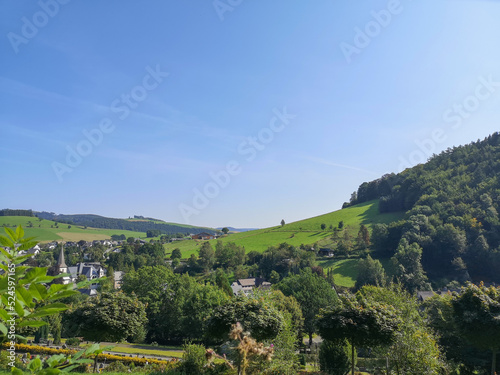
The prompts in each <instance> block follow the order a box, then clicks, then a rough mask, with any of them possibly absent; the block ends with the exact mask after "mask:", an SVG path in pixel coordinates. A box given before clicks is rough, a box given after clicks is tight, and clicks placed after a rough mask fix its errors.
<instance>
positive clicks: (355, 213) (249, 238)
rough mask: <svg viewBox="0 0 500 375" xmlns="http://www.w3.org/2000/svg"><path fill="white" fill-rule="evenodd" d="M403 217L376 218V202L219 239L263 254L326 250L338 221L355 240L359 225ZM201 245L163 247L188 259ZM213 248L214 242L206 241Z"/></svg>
mask: <svg viewBox="0 0 500 375" xmlns="http://www.w3.org/2000/svg"><path fill="white" fill-rule="evenodd" d="M402 217H403V213H388V214H380V213H379V211H378V200H375V201H370V202H366V203H362V204H359V205H356V206H353V207H348V208H345V209H343V210H338V211H334V212H331V213H328V214H325V215H320V216H316V217H313V218H310V219H305V220H301V221H296V222H293V223H290V224H285V225H284V226H283V227H282V226H281V225H279V226H276V227H271V228H266V229H258V230H253V231H250V232H241V233H234V234H229V235H227V236H224V237H221V238H220V240H221V241H223V242H234V243H236V244H237V245H239V246H244V247H245V249H246V251H247V252H250V251H253V250H255V251H259V252H264V251H265V250H266V249H267V248H268V247H270V246H277V245H279V244H280V243H283V242H286V243H288V244H290V245H293V246H300V245H301V244H304V245H313V244H316V243H317V244H318V245H319V246H328V245H329V243H330V242H331V241H330V238H331V236H332V231H331V230H330V229H329V227H330V225H332V226H333V227H337V226H338V224H339V222H340V221H343V222H344V227H347V229H348V230H349V232H350V233H351V234H352V235H353V236H355V235H356V234H357V232H358V230H359V227H360V225H361V224H364V225H366V226H367V227H370V226H371V225H372V224H375V223H390V222H392V221H396V220H399V219H400V218H402ZM321 224H325V225H326V229H325V230H322V229H321ZM203 242H204V241H194V240H187V241H179V242H173V243H169V244H166V245H165V250H166V253H167V256H168V255H169V254H170V253H171V252H172V250H173V249H175V248H179V249H180V250H181V252H182V256H183V258H189V256H190V255H191V254H197V253H198V251H199V248H200V247H201V244H202V243H203ZM209 242H210V243H211V244H212V246H213V247H215V244H216V242H217V240H211V241H209Z"/></svg>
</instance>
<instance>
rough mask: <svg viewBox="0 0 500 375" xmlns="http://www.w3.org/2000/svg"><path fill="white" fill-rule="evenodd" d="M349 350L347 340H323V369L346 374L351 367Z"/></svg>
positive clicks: (335, 373)
mask: <svg viewBox="0 0 500 375" xmlns="http://www.w3.org/2000/svg"><path fill="white" fill-rule="evenodd" d="M349 352H350V349H349V347H348V344H347V342H346V341H337V342H334V341H328V340H325V341H323V342H322V343H321V346H320V348H319V367H320V369H321V371H324V372H326V373H327V374H330V375H346V374H347V373H348V372H349V367H350V361H349V355H348V353H349Z"/></svg>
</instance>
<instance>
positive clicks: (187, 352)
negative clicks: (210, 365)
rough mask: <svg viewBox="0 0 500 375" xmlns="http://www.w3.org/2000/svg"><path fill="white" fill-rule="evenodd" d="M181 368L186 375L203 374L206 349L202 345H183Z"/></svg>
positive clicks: (205, 362)
mask: <svg viewBox="0 0 500 375" xmlns="http://www.w3.org/2000/svg"><path fill="white" fill-rule="evenodd" d="M183 349H184V354H183V355H182V368H183V370H184V372H185V373H186V374H187V375H199V374H202V373H203V369H204V366H205V365H206V364H207V358H206V349H205V347H204V346H203V345H196V344H185V345H184V346H183Z"/></svg>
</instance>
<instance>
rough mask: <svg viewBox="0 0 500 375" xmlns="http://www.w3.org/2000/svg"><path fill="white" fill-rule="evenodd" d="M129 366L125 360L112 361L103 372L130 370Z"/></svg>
mask: <svg viewBox="0 0 500 375" xmlns="http://www.w3.org/2000/svg"><path fill="white" fill-rule="evenodd" d="M128 370H129V368H128V367H127V366H125V365H124V364H123V362H120V361H116V362H111V363H110V364H109V365H108V366H106V367H104V369H103V370H102V371H103V372H128Z"/></svg>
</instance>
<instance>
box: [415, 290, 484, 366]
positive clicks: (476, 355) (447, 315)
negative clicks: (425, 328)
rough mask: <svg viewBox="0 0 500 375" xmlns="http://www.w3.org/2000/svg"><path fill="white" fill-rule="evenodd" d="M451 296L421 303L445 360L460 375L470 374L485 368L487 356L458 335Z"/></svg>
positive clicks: (442, 296)
mask: <svg viewBox="0 0 500 375" xmlns="http://www.w3.org/2000/svg"><path fill="white" fill-rule="evenodd" d="M452 299H453V297H452V295H451V294H444V295H435V296H434V297H432V298H429V299H427V300H426V301H425V302H424V303H423V307H424V309H425V314H426V316H427V318H428V324H429V326H430V327H431V328H432V329H433V330H434V332H436V334H437V337H438V343H439V346H440V347H441V348H442V351H443V352H444V353H445V354H446V358H447V359H448V360H449V361H451V362H452V363H455V364H457V365H458V366H459V367H460V368H461V371H460V374H462V373H471V374H472V371H473V370H474V368H476V367H483V368H484V367H487V366H488V364H489V359H490V358H489V356H485V355H484V352H481V351H480V350H479V349H476V348H474V347H473V346H472V345H471V344H470V343H469V342H468V341H467V340H464V339H463V337H462V336H461V335H460V332H459V331H458V329H457V325H456V324H455V317H454V311H453V305H452Z"/></svg>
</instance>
